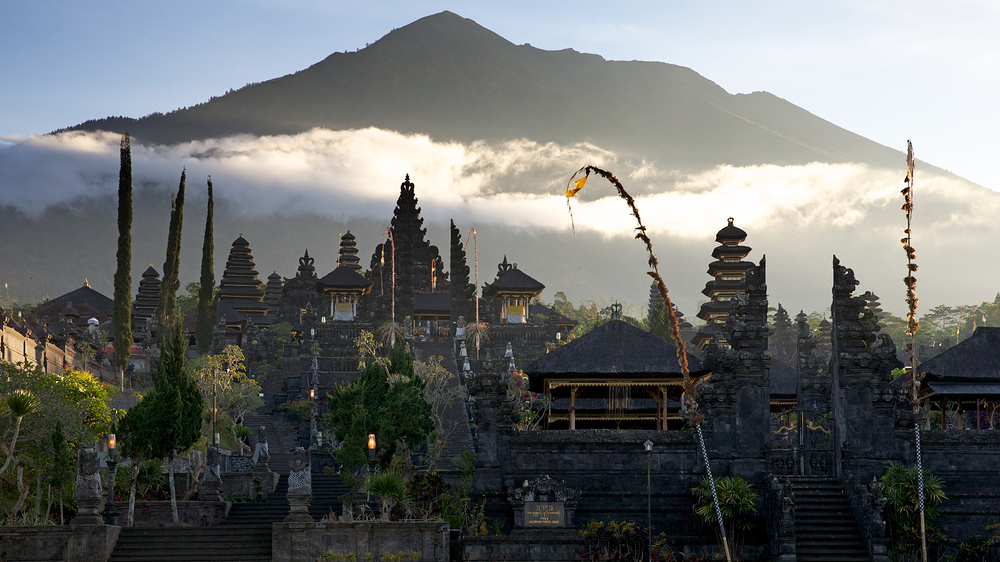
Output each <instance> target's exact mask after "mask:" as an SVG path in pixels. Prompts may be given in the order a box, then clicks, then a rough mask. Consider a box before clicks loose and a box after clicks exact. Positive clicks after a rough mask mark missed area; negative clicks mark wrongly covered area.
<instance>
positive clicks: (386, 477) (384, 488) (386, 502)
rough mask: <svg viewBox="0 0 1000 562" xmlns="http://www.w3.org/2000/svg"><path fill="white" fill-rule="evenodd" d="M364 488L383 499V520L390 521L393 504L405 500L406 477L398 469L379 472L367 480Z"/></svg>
mask: <svg viewBox="0 0 1000 562" xmlns="http://www.w3.org/2000/svg"><path fill="white" fill-rule="evenodd" d="M364 489H365V490H366V491H368V492H371V493H373V494H375V495H376V496H378V497H379V498H381V499H382V521H388V520H389V513H390V511H391V510H392V506H394V505H396V504H397V503H403V502H404V499H405V496H406V479H405V478H404V477H403V473H401V472H399V471H396V470H386V471H383V472H377V473H375V474H372V475H371V476H369V477H368V479H367V480H365V484H364Z"/></svg>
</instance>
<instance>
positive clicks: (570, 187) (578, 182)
mask: <svg viewBox="0 0 1000 562" xmlns="http://www.w3.org/2000/svg"><path fill="white" fill-rule="evenodd" d="M587 168H588V167H587V166H584V167H582V168H580V169H579V170H577V171H576V173H575V174H573V177H571V178H570V179H569V183H568V184H566V209H568V210H569V224H570V226H572V227H573V232H576V224H575V223H574V222H573V207H572V206H570V204H569V198H570V197H575V196H576V194H577V193H578V192H579V191H580V190H581V189H583V186H584V185H586V184H587V178H589V177H590V170H589V169H587Z"/></svg>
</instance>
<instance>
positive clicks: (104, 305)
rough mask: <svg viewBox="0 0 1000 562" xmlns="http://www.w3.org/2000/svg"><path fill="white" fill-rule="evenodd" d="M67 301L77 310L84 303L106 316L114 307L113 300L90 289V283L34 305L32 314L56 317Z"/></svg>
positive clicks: (40, 316) (41, 316)
mask: <svg viewBox="0 0 1000 562" xmlns="http://www.w3.org/2000/svg"><path fill="white" fill-rule="evenodd" d="M67 302H71V303H73V307H74V308H76V309H77V310H79V308H80V305H84V304H85V305H87V306H89V307H90V308H92V309H94V310H95V311H97V312H99V313H100V314H101V315H103V316H107V317H110V316H111V314H112V312H113V311H114V308H115V301H114V300H112V299H110V298H108V297H106V296H104V295H102V294H101V293H98V292H97V291H95V290H94V289H91V288H90V285H84V286H83V287H80V288H79V289H76V290H74V291H70V292H68V293H66V294H65V295H61V296H58V297H56V298H54V299H52V300H50V301H47V302H44V303H42V304H40V305H38V306H37V307H35V310H34V312H33V314H34V315H35V316H36V317H38V318H49V317H57V316H59V314H60V313H61V312H62V311H63V309H65V308H66V303H67Z"/></svg>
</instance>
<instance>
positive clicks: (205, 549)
mask: <svg viewBox="0 0 1000 562" xmlns="http://www.w3.org/2000/svg"><path fill="white" fill-rule="evenodd" d="M233 531H234V529H232V528H228V529H227V528H224V527H221V526H218V527H167V528H142V527H132V528H125V529H122V530H121V534H120V535H119V536H118V542H117V543H116V544H115V549H114V551H113V552H112V553H111V557H110V558H109V562H140V561H158V560H165V561H166V560H170V561H179V562H194V561H208V560H221V561H258V560H261V561H263V560H270V559H271V526H270V525H269V524H268V525H254V526H250V525H248V526H245V527H241V528H240V530H239V532H238V533H237V532H233Z"/></svg>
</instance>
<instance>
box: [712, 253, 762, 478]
mask: <svg viewBox="0 0 1000 562" xmlns="http://www.w3.org/2000/svg"><path fill="white" fill-rule="evenodd" d="M742 285H743V287H742V289H743V290H742V291H741V294H739V295H738V297H737V304H736V306H735V307H734V308H733V310H732V311H731V312H730V313H729V316H728V318H727V320H726V323H725V325H724V326H723V330H724V331H725V332H727V333H728V342H729V345H730V346H731V349H722V348H721V346H720V345H718V344H717V343H716V344H713V345H710V346H709V348H708V349H706V356H708V355H711V357H706V363H707V364H709V365H712V367H711V368H712V369H713V373H712V377H711V379H709V384H703V385H701V386H702V388H703V390H702V393H700V394H699V400H701V399H702V398H704V400H703V402H704V404H705V411H706V418H707V424H706V429H708V431H707V435H706V436H705V437H706V446H707V447H708V450H709V451H708V454H709V457H710V461H716V460H718V461H722V462H723V463H727V462H728V463H729V464H730V466H731V468H730V470H728V471H727V470H726V468H725V467H722V468H720V469H719V470H718V471H717V473H718V475H719V476H723V475H726V474H729V473H730V471H731V473H732V474H740V475H754V474H756V475H758V478H754V479H753V480H757V482H762V481H763V474H764V470H765V462H764V460H765V452H764V451H765V445H766V444H767V442H768V438H769V433H770V432H769V428H770V386H771V384H770V361H771V356H770V353H768V350H767V338H768V334H769V329H768V325H767V278H766V262H765V259H764V258H761V260H760V264H759V265H757V266H753V267H750V268H749V269H748V270H747V273H746V277H745V278H744V279H743V281H742ZM710 352H711V353H710ZM747 480H751V477H749V476H748V478H747ZM753 480H751V481H753Z"/></svg>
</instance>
